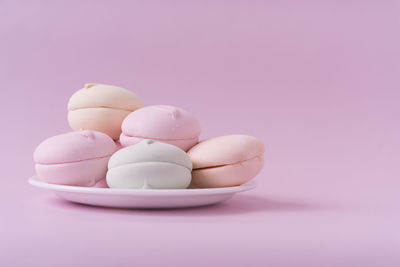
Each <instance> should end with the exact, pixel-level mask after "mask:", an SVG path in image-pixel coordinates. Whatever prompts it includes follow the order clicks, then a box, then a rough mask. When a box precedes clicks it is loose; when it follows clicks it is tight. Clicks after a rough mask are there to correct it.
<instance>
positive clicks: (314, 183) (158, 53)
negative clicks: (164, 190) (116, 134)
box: [0, 0, 400, 266]
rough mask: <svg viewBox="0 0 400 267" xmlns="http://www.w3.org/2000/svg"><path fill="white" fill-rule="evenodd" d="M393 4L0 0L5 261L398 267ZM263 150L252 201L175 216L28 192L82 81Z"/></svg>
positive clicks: (399, 20) (0, 248) (398, 30)
mask: <svg viewBox="0 0 400 267" xmlns="http://www.w3.org/2000/svg"><path fill="white" fill-rule="evenodd" d="M399 14H400V5H399V4H398V2H397V3H396V1H378V0H377V1H354V0H353V1H333V0H332V1H244V0H243V1H131V2H128V1H126V2H125V1H93V2H91V1H64V2H62V1H8V0H6V1H4V0H3V1H0V81H1V85H0V86H1V95H0V99H1V101H2V104H1V105H0V111H1V112H0V114H1V141H0V142H1V150H2V153H1V156H0V157H1V162H2V163H1V166H2V177H1V181H2V185H1V189H0V191H1V192H0V211H1V219H0V266H133V265H136V266H143V265H149V266H151V265H163V266H179V265H182V266H212V265H213V266H244V265H246V266H400V231H399V225H400V213H399V201H400V196H399V188H400V181H399V179H400V164H399V163H400V138H399V137H400V122H399V117H400V107H399V106H400V105H399V99H400V88H399V84H400V75H399V71H400V52H399V47H400V35H399V34H400V17H399ZM87 82H97V83H106V84H113V85H119V86H122V87H125V88H127V89H130V90H132V91H134V92H135V93H136V94H138V95H139V96H141V98H142V99H143V100H144V102H145V103H146V104H171V105H177V106H181V107H183V108H186V109H188V110H190V111H191V112H192V113H194V114H195V115H196V116H197V117H198V119H199V121H200V122H201V125H202V128H203V132H202V138H203V139H204V138H208V137H213V136H217V135H224V134H231V133H244V134H250V135H254V136H257V137H258V138H260V139H261V140H263V142H264V143H265V145H266V148H267V151H266V166H265V168H264V170H263V171H262V172H261V173H260V175H258V177H257V178H256V180H255V181H256V182H257V183H258V187H257V189H256V190H254V191H250V192H246V193H243V194H241V195H238V196H236V197H234V198H233V199H231V200H230V201H227V202H225V203H223V204H220V205H216V206H210V207H204V208H197V209H186V210H162V211H146V210H141V211H140V210H116V209H106V208H93V207H88V206H83V205H75V204H70V203H67V202H65V201H63V200H60V199H58V198H56V197H55V196H54V195H52V194H51V193H48V192H46V191H43V190H40V189H36V188H33V187H32V186H30V185H29V184H28V183H27V179H28V177H29V176H31V175H33V173H34V168H33V161H32V153H33V150H34V148H35V147H36V145H37V144H38V143H39V142H41V141H42V140H43V139H45V138H47V137H49V136H52V135H55V134H59V133H63V132H66V131H69V127H68V124H67V117H66V114H67V113H66V105H67V101H68V98H69V96H70V95H71V94H72V93H73V92H74V91H75V90H77V89H79V88H81V87H82V86H83V84H84V83H87Z"/></svg>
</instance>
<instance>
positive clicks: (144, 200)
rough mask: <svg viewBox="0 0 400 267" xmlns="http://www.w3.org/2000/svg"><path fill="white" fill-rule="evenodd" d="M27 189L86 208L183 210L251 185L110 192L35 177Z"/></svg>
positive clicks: (229, 195) (250, 187) (223, 197)
mask: <svg viewBox="0 0 400 267" xmlns="http://www.w3.org/2000/svg"><path fill="white" fill-rule="evenodd" d="M29 183H30V184H31V185H34V186H37V187H40V188H44V189H48V190H51V191H53V192H54V193H55V194H56V195H58V196H59V197H61V198H63V199H65V200H68V201H72V202H76V203H81V204H86V205H92V206H102V207H113V208H137V209H149V208H187V207H197V206H204V205H210V204H215V203H218V202H222V201H224V200H227V199H229V198H231V197H233V195H235V194H236V193H239V192H244V191H247V190H250V189H253V188H255V185H254V184H243V185H240V186H234V187H223V188H202V189H150V190H141V189H110V188H96V187H81V186H68V185H57V184H48V183H45V182H42V181H40V180H39V179H38V178H37V177H36V176H33V177H31V178H29Z"/></svg>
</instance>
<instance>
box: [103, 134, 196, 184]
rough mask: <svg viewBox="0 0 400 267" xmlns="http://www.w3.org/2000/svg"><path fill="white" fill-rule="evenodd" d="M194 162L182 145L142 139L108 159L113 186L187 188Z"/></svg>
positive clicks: (108, 174) (109, 174) (110, 181)
mask: <svg viewBox="0 0 400 267" xmlns="http://www.w3.org/2000/svg"><path fill="white" fill-rule="evenodd" d="M191 171H192V162H191V160H190V158H189V157H188V155H187V154H186V153H185V151H183V150H181V149H180V148H178V147H176V146H173V145H170V144H166V143H162V142H157V141H154V140H142V141H141V142H140V143H138V144H136V145H132V146H128V147H125V148H122V149H120V150H118V151H117V152H115V154H114V155H112V157H111V158H110V161H109V162H108V172H107V184H108V186H109V187H110V188H130V189H183V188H187V187H188V186H189V184H190V181H191V178H192V176H191Z"/></svg>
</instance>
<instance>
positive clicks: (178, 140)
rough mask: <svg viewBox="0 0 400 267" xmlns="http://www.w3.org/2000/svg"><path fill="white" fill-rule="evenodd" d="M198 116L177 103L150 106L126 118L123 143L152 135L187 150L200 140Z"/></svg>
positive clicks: (137, 141) (153, 137) (153, 138)
mask: <svg viewBox="0 0 400 267" xmlns="http://www.w3.org/2000/svg"><path fill="white" fill-rule="evenodd" d="M200 131H201V130H200V125H199V123H198V121H197V119H196V118H195V117H194V116H193V115H192V114H190V113H189V112H187V111H186V110H184V109H182V108H178V107H173V106H165V105H157V106H147V107H144V108H141V109H138V110H136V111H134V112H132V113H131V114H129V115H128V116H127V117H126V118H125V120H124V121H123V122H122V134H121V137H120V142H121V145H122V146H130V145H134V144H137V143H139V142H140V141H142V140H143V139H152V140H156V141H159V142H164V143H168V144H171V145H174V146H177V147H179V148H181V149H183V150H184V151H187V150H189V149H190V148H191V147H192V146H194V145H195V144H197V142H198V140H199V135H200Z"/></svg>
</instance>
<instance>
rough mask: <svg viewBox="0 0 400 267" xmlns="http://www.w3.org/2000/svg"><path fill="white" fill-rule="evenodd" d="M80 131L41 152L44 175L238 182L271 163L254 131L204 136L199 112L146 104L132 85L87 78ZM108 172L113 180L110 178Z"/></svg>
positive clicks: (72, 105)
mask: <svg viewBox="0 0 400 267" xmlns="http://www.w3.org/2000/svg"><path fill="white" fill-rule="evenodd" d="M68 122H69V124H70V126H71V128H72V129H73V130H75V131H74V132H70V133H65V134H61V135H57V136H53V137H51V138H48V139H46V140H44V141H43V142H42V143H41V144H40V145H39V146H38V147H37V148H36V150H35V152H34V161H35V169H36V173H37V176H38V177H39V178H40V179H41V180H42V181H44V182H47V183H53V184H62V185H73V186H96V185H97V186H100V187H102V186H101V184H103V185H105V187H107V186H108V187H110V188H127V189H128V188H129V189H183V188H188V187H189V186H191V187H200V188H208V187H228V186H238V185H241V184H243V183H246V182H247V181H249V180H251V179H252V178H253V177H255V176H256V175H257V174H258V173H259V172H260V170H261V169H262V167H263V163H264V158H263V154H264V146H263V144H262V143H261V141H260V140H258V139H256V138H254V137H251V136H247V135H229V136H220V137H216V138H211V139H208V140H204V141H201V142H199V135H200V132H201V129H200V124H199V122H198V121H197V119H196V118H195V117H194V116H193V115H192V114H191V113H189V112H188V111H186V110H184V109H182V108H179V107H173V106H167V105H155V106H146V107H145V106H144V105H143V102H142V101H141V100H140V99H139V98H138V97H137V96H136V95H135V94H133V93H132V92H130V91H128V90H126V89H123V88H120V87H116V86H110V85H103V84H93V83H91V84H87V85H85V87H84V88H83V89H80V90H78V91H77V92H76V93H75V94H73V95H72V96H71V98H70V100H69V103H68ZM104 179H105V181H106V183H104Z"/></svg>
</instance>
